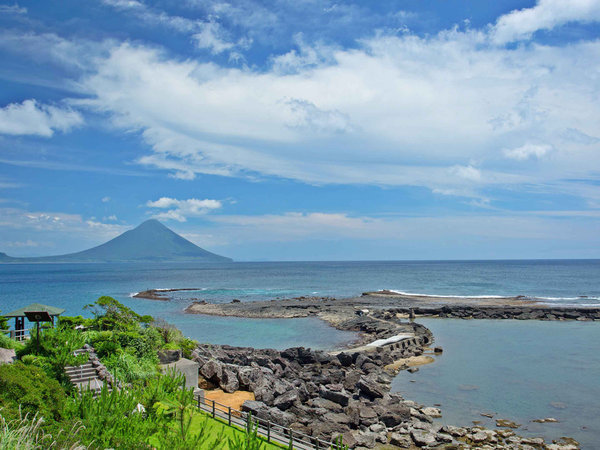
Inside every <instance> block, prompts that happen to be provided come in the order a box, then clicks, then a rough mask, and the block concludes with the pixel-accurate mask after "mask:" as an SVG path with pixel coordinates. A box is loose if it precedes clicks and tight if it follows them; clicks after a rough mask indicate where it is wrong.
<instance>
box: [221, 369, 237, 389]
mask: <svg viewBox="0 0 600 450" xmlns="http://www.w3.org/2000/svg"><path fill="white" fill-rule="evenodd" d="M219 386H220V387H221V389H223V391H225V392H227V393H229V394H231V393H233V392H235V391H237V390H238V389H239V387H240V383H239V382H238V377H237V375H236V373H235V372H234V371H233V370H229V369H223V372H222V376H221V381H220V383H219Z"/></svg>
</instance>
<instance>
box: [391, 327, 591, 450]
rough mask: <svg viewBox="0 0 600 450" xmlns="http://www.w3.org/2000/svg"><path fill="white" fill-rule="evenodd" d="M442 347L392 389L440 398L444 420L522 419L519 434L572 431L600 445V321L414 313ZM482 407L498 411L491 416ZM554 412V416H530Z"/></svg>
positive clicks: (550, 435)
mask: <svg viewBox="0 0 600 450" xmlns="http://www.w3.org/2000/svg"><path fill="white" fill-rule="evenodd" d="M418 322H419V323H422V324H423V325H425V326H426V327H428V328H429V329H430V330H431V331H432V332H433V334H434V336H435V344H436V345H441V346H442V347H443V349H444V353H443V354H442V355H441V356H439V357H437V358H436V361H435V362H434V363H433V364H429V365H427V366H421V368H420V370H419V372H417V373H414V374H410V373H408V372H401V373H400V374H398V376H396V378H395V379H394V382H393V384H392V390H394V391H397V392H401V393H403V394H404V395H405V396H406V398H409V399H411V400H415V401H417V402H420V403H424V404H427V405H433V404H435V403H440V404H441V409H442V413H443V418H442V419H441V422H443V423H446V424H452V425H462V426H468V425H470V426H472V421H473V420H479V421H481V422H482V424H483V425H485V426H488V427H491V428H493V427H494V425H495V419H497V418H501V419H510V420H513V421H516V422H517V423H519V424H522V427H521V428H520V429H519V430H518V433H519V434H521V435H530V436H543V437H545V438H546V439H557V438H560V437H561V436H569V437H573V438H575V439H577V440H578V441H579V442H580V443H581V444H582V446H583V447H584V448H590V449H595V448H599V447H600V401H599V399H600V383H599V382H600V323H598V322H583V323H582V322H541V321H518V320H460V319H419V320H418ZM481 413H488V414H489V413H491V414H495V416H494V419H489V418H486V417H483V416H481ZM546 417H553V418H555V419H557V420H559V422H558V423H544V424H540V423H535V422H532V420H534V419H542V418H546Z"/></svg>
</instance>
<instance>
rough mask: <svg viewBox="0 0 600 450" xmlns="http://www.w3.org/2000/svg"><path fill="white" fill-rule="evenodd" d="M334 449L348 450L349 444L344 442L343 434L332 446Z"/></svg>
mask: <svg viewBox="0 0 600 450" xmlns="http://www.w3.org/2000/svg"><path fill="white" fill-rule="evenodd" d="M331 448H332V449H333V450H348V446H347V445H345V444H344V442H343V441H342V436H341V435H340V436H338V437H337V439H336V440H335V442H334V443H333V445H332V446H331Z"/></svg>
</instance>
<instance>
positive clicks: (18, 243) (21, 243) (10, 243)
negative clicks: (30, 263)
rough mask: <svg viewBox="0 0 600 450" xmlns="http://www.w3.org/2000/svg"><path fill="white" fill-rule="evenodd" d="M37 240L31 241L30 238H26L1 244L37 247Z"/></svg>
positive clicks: (16, 246)
mask: <svg viewBox="0 0 600 450" xmlns="http://www.w3.org/2000/svg"><path fill="white" fill-rule="evenodd" d="M39 245H40V244H39V242H35V241H32V240H31V239H27V240H26V241H12V242H4V243H2V246H4V247H14V248H21V247H39Z"/></svg>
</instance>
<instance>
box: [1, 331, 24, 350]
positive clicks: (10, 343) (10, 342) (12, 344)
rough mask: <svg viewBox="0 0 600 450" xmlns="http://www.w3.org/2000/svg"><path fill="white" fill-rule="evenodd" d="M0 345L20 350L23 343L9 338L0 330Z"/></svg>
mask: <svg viewBox="0 0 600 450" xmlns="http://www.w3.org/2000/svg"><path fill="white" fill-rule="evenodd" d="M0 347H1V348H14V349H16V350H20V349H22V348H23V347H24V344H22V343H20V342H18V341H15V340H14V339H11V338H9V337H8V336H7V335H5V334H4V333H1V332H0Z"/></svg>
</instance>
